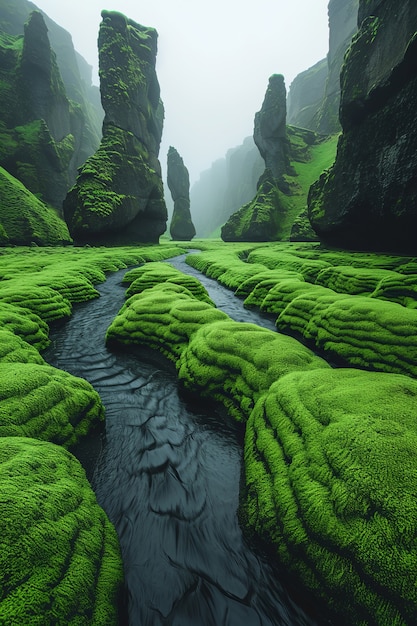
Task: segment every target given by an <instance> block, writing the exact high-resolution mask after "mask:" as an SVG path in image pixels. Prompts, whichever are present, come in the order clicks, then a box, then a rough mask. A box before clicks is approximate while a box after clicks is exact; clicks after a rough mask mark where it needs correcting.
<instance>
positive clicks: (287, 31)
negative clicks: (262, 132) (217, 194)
mask: <svg viewBox="0 0 417 626" xmlns="http://www.w3.org/2000/svg"><path fill="white" fill-rule="evenodd" d="M33 1H34V3H35V4H36V5H37V6H38V7H39V8H41V9H42V10H43V11H45V13H47V14H48V15H49V17H51V18H52V19H53V20H54V21H55V22H57V23H58V24H59V25H61V26H63V27H64V28H65V29H66V30H68V31H69V32H70V33H71V35H72V38H73V42H74V46H75V48H76V50H78V52H80V53H81V54H82V56H83V57H84V58H85V59H86V60H87V61H88V62H89V63H90V64H91V65H92V66H93V67H94V68H95V73H96V72H97V59H98V53H97V35H98V29H99V24H100V21H101V15H100V13H101V10H102V9H107V10H117V11H120V12H121V13H124V14H125V15H126V16H127V17H129V18H131V19H133V20H134V21H135V22H138V23H140V24H143V25H145V26H152V27H154V28H156V30H157V31H158V35H159V37H158V57H157V74H158V79H159V83H160V86H161V97H162V100H163V102H164V106H165V124H164V134H163V139H162V145H161V151H160V155H159V158H160V161H161V163H162V165H163V167H164V169H165V163H166V154H167V150H168V147H169V146H170V145H172V146H174V147H175V148H176V149H177V150H178V152H179V153H180V155H181V156H182V157H183V159H184V163H185V165H186V166H187V167H188V170H189V172H190V178H191V181H192V182H194V181H195V180H196V179H197V178H198V177H199V173H200V172H201V171H203V170H205V169H208V168H209V167H210V165H211V163H212V162H213V161H215V160H217V159H218V158H221V157H223V156H225V154H226V152H227V150H228V149H229V148H232V147H235V146H237V145H239V144H240V143H241V142H242V140H243V139H244V138H245V137H246V136H248V135H252V133H253V120H254V115H255V113H256V111H258V110H259V109H260V107H261V106H262V102H263V98H264V95H265V91H266V88H267V85H268V78H269V76H271V74H283V75H284V77H285V84H286V87H287V90H288V88H289V86H290V84H291V82H292V80H293V79H294V78H295V76H296V75H297V74H298V73H299V72H302V71H304V70H306V69H307V68H308V67H311V66H312V65H313V64H314V63H316V62H317V61H319V60H320V59H322V58H324V57H325V56H326V54H327V51H328V18H327V5H328V0H205V1H204V0H203V1H202V0H142V1H140V0H117V2H115V3H114V4H113V5H112V4H111V2H110V3H107V4H103V0H71V2H69V1H68V0H67V1H62V0H33ZM95 75H96V74H95ZM96 82H98V79H96Z"/></svg>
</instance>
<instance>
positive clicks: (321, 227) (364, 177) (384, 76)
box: [308, 0, 417, 253]
mask: <svg viewBox="0 0 417 626" xmlns="http://www.w3.org/2000/svg"><path fill="white" fill-rule="evenodd" d="M359 20H360V21H359V24H360V28H359V31H358V33H357V35H355V37H354V39H353V41H352V45H351V47H350V49H349V51H348V53H347V56H346V58H345V63H344V66H343V68H342V73H341V104H340V120H341V123H342V127H343V134H342V136H341V138H340V141H339V146H338V152H337V158H336V161H335V163H334V166H333V167H332V168H331V169H330V170H329V171H327V172H326V173H325V174H323V175H322V176H321V177H320V178H319V180H318V181H317V182H316V183H315V184H314V186H313V187H312V188H311V191H310V194H309V199H308V205H309V216H310V221H311V223H312V226H313V228H314V230H315V231H316V233H317V234H318V236H319V238H320V239H321V240H322V241H325V242H327V243H328V244H331V245H336V246H340V247H347V248H353V249H364V250H370V249H371V250H381V251H385V250H393V251H397V252H398V251H400V252H404V251H407V252H411V253H415V251H416V249H417V246H416V241H415V237H414V234H413V233H414V232H415V230H416V226H417V217H416V211H415V206H416V202H417V192H416V185H415V177H414V172H415V169H416V167H417V161H416V154H417V150H416V145H417V124H416V118H415V109H416V105H417V70H416V65H415V62H414V60H415V56H416V53H417V37H416V35H415V33H416V31H417V6H416V4H415V3H414V2H412V0H408V1H405V2H402V3H401V7H400V9H398V8H397V7H396V6H395V5H393V4H391V3H389V2H378V3H376V2H369V1H368V0H361V2H360V4H359Z"/></svg>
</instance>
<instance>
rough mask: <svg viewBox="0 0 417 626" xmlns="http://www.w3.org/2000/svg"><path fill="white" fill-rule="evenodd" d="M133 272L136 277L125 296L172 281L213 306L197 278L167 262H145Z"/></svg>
mask: <svg viewBox="0 0 417 626" xmlns="http://www.w3.org/2000/svg"><path fill="white" fill-rule="evenodd" d="M134 272H135V274H134V275H135V276H136V278H135V279H134V280H133V282H131V283H130V285H129V287H128V288H127V290H126V297H127V298H130V296H132V295H134V294H137V293H141V292H142V291H144V290H145V289H150V288H151V287H154V286H155V285H159V284H161V283H167V284H171V283H172V284H175V285H179V286H181V287H185V288H186V289H188V291H189V292H190V293H191V294H192V295H193V296H194V297H195V298H197V300H200V301H201V302H207V304H210V305H211V306H215V304H214V302H213V300H212V299H211V298H210V297H209V295H208V293H207V289H206V288H205V287H204V286H203V285H202V284H201V283H200V281H199V280H198V279H197V278H195V277H194V276H189V275H188V274H184V273H183V272H181V271H180V270H177V269H176V268H174V267H172V266H170V265H168V264H167V263H159V262H156V263H146V265H143V266H142V267H140V268H137V269H135V270H134ZM128 280H129V278H128Z"/></svg>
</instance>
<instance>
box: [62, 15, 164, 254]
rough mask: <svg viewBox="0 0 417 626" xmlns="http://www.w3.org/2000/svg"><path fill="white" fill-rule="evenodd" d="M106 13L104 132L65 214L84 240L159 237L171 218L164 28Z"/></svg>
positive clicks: (103, 39) (103, 37) (148, 239)
mask: <svg viewBox="0 0 417 626" xmlns="http://www.w3.org/2000/svg"><path fill="white" fill-rule="evenodd" d="M102 18H103V19H102V22H101V25H100V32H99V61H100V88H101V98H102V104H103V108H104V110H105V118H104V122H103V138H102V141H101V144H100V147H99V149H98V150H97V151H96V153H95V154H94V155H93V156H92V157H90V158H89V159H88V160H87V161H86V163H85V165H84V166H83V167H82V168H81V170H80V173H79V176H78V178H77V181H76V184H75V185H74V187H73V188H72V189H71V190H70V191H69V193H68V195H67V197H66V199H65V202H64V214H65V219H66V221H67V223H68V226H69V229H70V232H71V234H72V235H73V237H74V238H75V239H76V240H80V241H89V242H97V241H101V242H103V241H104V242H109V243H110V242H112V243H119V244H121V243H137V242H152V243H155V242H158V241H159V236H160V235H161V234H162V233H163V232H164V231H165V229H166V221H167V210H166V206H165V201H164V195H163V184H162V178H161V167H160V163H159V161H158V152H159V145H160V141H161V134H162V125H163V115H164V114H163V106H162V102H161V100H160V97H159V84H158V79H157V76H156V72H155V62H156V46H157V33H156V31H155V30H154V29H152V28H146V27H144V26H141V25H140V24H136V23H135V22H133V21H132V20H129V19H127V18H126V17H125V16H124V15H122V14H121V13H117V12H115V11H113V12H112V11H103V12H102Z"/></svg>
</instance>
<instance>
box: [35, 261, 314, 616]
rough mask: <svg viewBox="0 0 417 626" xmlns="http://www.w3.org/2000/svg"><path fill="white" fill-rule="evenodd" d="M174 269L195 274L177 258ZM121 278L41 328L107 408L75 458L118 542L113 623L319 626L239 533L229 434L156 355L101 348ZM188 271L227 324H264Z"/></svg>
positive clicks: (236, 454)
mask: <svg viewBox="0 0 417 626" xmlns="http://www.w3.org/2000/svg"><path fill="white" fill-rule="evenodd" d="M173 264H175V265H176V266H177V267H180V268H181V269H183V270H184V271H189V273H196V272H195V270H193V269H192V268H188V266H186V265H184V263H183V258H179V259H176V260H174V261H173ZM122 274H123V272H118V273H115V274H113V275H110V276H109V278H108V280H107V281H106V283H104V284H103V285H101V286H100V287H99V291H100V294H101V297H100V298H99V299H97V300H94V301H92V302H89V303H84V304H82V305H79V306H77V307H75V310H74V314H73V316H72V317H71V319H70V320H69V321H68V322H67V323H66V324H65V325H64V326H62V327H61V328H59V329H55V330H54V331H53V332H52V333H51V338H52V340H53V343H52V346H51V347H50V348H49V349H48V351H47V352H46V354H45V358H46V359H47V360H48V362H50V363H51V364H52V365H54V366H56V367H59V368H61V369H65V370H67V371H69V372H71V373H73V374H75V375H77V376H82V377H84V378H86V379H87V380H89V381H90V382H91V383H92V384H93V386H94V387H95V389H96V390H97V391H98V392H99V393H100V396H101V397H102V400H103V402H104V405H105V407H106V432H105V439H104V442H103V445H102V448H101V451H100V449H99V448H100V445H99V444H100V437H99V436H98V435H96V436H95V437H89V438H88V439H87V440H86V442H87V443H86V444H84V446H81V447H80V448H79V449H78V451H77V454H79V455H80V458H81V460H82V461H83V462H84V464H85V465H86V467H87V471H88V472H89V473H90V476H92V484H93V487H94V489H95V491H96V494H97V499H98V501H99V503H100V504H101V506H102V507H103V508H104V509H105V510H106V512H107V514H108V515H109V517H110V519H111V520H112V522H113V523H114V524H115V526H116V529H117V532H118V535H119V538H120V543H121V548H122V554H123V560H124V567H125V579H126V616H125V617H123V618H122V622H123V624H129V626H159V625H164V626H165V625H169V626H223V625H224V626H258V625H262V626H279V625H283V626H286V625H288V626H289V625H300V626H302V625H310V626H312V625H314V624H316V623H320V624H324V623H325V621H324V620H323V619H319V620H318V621H315V620H314V619H313V618H311V617H307V616H306V614H305V613H304V612H303V610H302V609H301V608H299V607H298V606H296V605H295V604H294V603H293V602H292V601H291V600H290V598H289V597H288V594H287V592H286V591H285V590H284V588H283V587H282V585H281V583H280V582H279V580H278V578H277V575H276V572H275V571H274V569H273V567H272V565H271V564H270V563H268V561H267V560H265V558H264V557H262V556H261V555H260V554H257V553H256V552H255V551H254V550H253V549H250V548H249V546H248V545H247V543H246V541H245V538H244V537H243V535H242V532H241V529H240V527H239V524H238V518H237V509H238V497H239V481H240V476H241V463H242V458H241V456H242V445H241V442H240V441H239V438H240V435H239V433H238V432H237V427H236V426H235V425H234V424H232V423H228V422H227V420H225V418H224V417H221V416H220V414H217V413H216V412H215V410H214V409H212V410H209V409H208V407H197V406H196V405H195V404H194V405H193V406H191V405H190V404H189V403H187V401H186V400H185V399H184V398H181V397H180V396H179V395H178V390H177V379H176V374H175V372H174V371H173V369H172V367H170V366H169V365H168V364H165V361H164V360H163V359H162V358H160V357H157V356H151V355H150V354H149V353H147V352H146V351H141V352H138V353H135V354H129V353H111V352H109V351H108V350H107V348H106V346H105V343H104V336H105V331H106V329H107V327H108V325H109V324H110V322H111V321H112V319H113V318H114V317H115V315H116V314H117V312H118V310H119V308H120V307H121V305H122V303H123V301H124V292H125V289H124V287H122V286H121V284H120V283H121V278H122ZM196 275H198V276H199V278H200V279H201V281H202V282H204V283H205V284H206V286H207V287H208V289H209V292H210V296H211V297H212V298H213V299H214V300H215V301H216V302H217V303H218V306H219V307H220V308H223V309H224V310H225V311H226V312H227V313H228V314H229V315H230V316H231V317H234V318H235V319H238V320H239V321H254V322H256V320H258V322H257V323H262V321H261V318H260V316H259V315H257V314H256V313H254V312H251V311H245V310H244V309H243V307H242V303H241V301H239V300H238V299H236V298H234V297H233V296H232V295H231V293H230V292H229V291H227V290H226V289H224V288H222V287H221V286H219V285H218V284H217V283H216V282H215V281H210V279H207V278H205V277H204V276H201V275H200V274H199V273H196ZM266 323H267V324H272V322H270V321H269V320H266ZM270 327H273V324H272V326H270ZM97 456H98V460H97ZM316 619H318V618H317V616H316Z"/></svg>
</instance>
